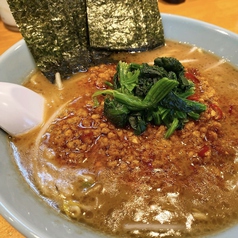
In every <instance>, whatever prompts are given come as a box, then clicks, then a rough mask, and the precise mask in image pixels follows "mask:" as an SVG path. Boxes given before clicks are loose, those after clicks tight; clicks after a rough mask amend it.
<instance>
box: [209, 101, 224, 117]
mask: <svg viewBox="0 0 238 238" xmlns="http://www.w3.org/2000/svg"><path fill="white" fill-rule="evenodd" d="M210 108H212V109H213V110H214V111H215V112H216V115H217V116H216V117H215V119H216V120H220V119H222V118H223V112H222V110H221V108H220V107H219V106H217V105H216V104H213V103H211V104H210Z"/></svg>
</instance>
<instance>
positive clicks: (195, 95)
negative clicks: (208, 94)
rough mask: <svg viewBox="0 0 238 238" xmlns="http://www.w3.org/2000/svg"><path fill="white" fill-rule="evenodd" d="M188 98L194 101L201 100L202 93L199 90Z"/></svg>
mask: <svg viewBox="0 0 238 238" xmlns="http://www.w3.org/2000/svg"><path fill="white" fill-rule="evenodd" d="M188 99H189V100H192V101H199V99H200V95H199V94H198V93H197V92H195V93H194V94H193V95H191V96H189V97H188Z"/></svg>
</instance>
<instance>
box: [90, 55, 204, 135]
mask: <svg viewBox="0 0 238 238" xmlns="http://www.w3.org/2000/svg"><path fill="white" fill-rule="evenodd" d="M112 86H113V88H112V89H106V90H100V91H97V92H95V93H94V95H93V98H94V99H95V98H96V97H97V96H99V95H104V96H105V100H104V114H105V116H106V117H107V118H108V120H109V121H111V122H112V123H113V124H114V125H115V126H117V127H120V128H124V127H126V126H127V125H130V126H131V127H132V128H133V129H134V133H135V134H136V135H140V134H141V133H143V132H144V131H145V130H146V128H147V125H148V123H152V124H155V125H165V126H166V127H167V131H166V133H165V135H164V137H165V138H169V137H170V136H171V135H172V134H173V133H174V131H175V130H177V129H182V128H183V127H184V125H185V123H186V122H188V121H189V119H190V118H191V119H194V120H197V119H199V117H200V114H201V113H202V112H204V111H205V110H206V106H205V105H204V104H201V103H199V102H195V101H191V100H189V99H187V97H188V96H191V95H193V94H194V92H195V88H194V87H195V86H194V84H193V82H191V81H190V80H188V79H187V78H186V77H185V70H184V67H183V65H182V64H181V63H180V62H179V61H178V60H177V59H175V58H171V57H162V58H156V59H155V60H154V65H148V64H146V63H143V64H136V63H131V64H127V63H125V62H119V63H118V65H117V72H116V74H115V75H114V78H113V84H112Z"/></svg>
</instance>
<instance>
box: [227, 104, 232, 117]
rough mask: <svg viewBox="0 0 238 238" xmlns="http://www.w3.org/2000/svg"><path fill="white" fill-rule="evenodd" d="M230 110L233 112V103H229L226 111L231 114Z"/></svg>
mask: <svg viewBox="0 0 238 238" xmlns="http://www.w3.org/2000/svg"><path fill="white" fill-rule="evenodd" d="M232 112H233V105H230V106H229V110H228V113H229V114H230V115H231V114H232Z"/></svg>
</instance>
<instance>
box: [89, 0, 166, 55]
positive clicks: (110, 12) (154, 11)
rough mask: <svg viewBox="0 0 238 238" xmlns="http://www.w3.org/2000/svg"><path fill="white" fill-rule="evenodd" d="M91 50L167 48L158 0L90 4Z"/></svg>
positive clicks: (107, 0) (108, 0)
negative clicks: (92, 48)
mask: <svg viewBox="0 0 238 238" xmlns="http://www.w3.org/2000/svg"><path fill="white" fill-rule="evenodd" d="M86 1H87V17H88V28H89V40H90V46H91V47H95V48H103V49H107V50H128V51H143V50H148V49H153V48H155V47H158V46H162V45H164V43H165V42H164V32H163V25H162V19H161V16H160V12H159V8H158V1H157V0H97V1H95V0H86Z"/></svg>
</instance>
